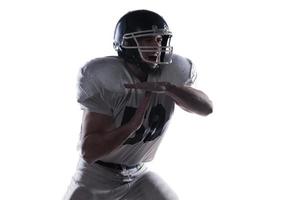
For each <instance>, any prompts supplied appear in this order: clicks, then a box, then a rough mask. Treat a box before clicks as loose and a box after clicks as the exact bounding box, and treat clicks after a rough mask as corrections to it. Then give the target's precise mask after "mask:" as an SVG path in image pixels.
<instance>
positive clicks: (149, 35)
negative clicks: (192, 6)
mask: <svg viewBox="0 0 301 200" xmlns="http://www.w3.org/2000/svg"><path fill="white" fill-rule="evenodd" d="M171 37H172V33H171V32H170V31H169V29H168V26H167V24H166V22H165V21H164V19H163V18H162V17H161V16H160V15H158V14H156V13H154V12H152V11H147V10H137V11H132V12H129V13H127V14H126V15H124V16H123V17H122V18H121V19H120V20H119V22H118V23H117V26H116V29H115V34H114V43H113V45H114V48H115V50H116V51H117V52H118V55H119V56H121V57H123V58H124V59H125V60H126V61H128V62H130V63H134V64H138V65H139V64H143V65H147V66H148V67H150V68H152V69H156V68H158V67H159V65H160V64H169V63H171V62H172V60H171V57H172V52H173V47H172V46H170V39H171Z"/></svg>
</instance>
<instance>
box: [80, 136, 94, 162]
mask: <svg viewBox="0 0 301 200" xmlns="http://www.w3.org/2000/svg"><path fill="white" fill-rule="evenodd" d="M92 145H93V144H91V143H90V141H89V139H88V138H85V139H84V141H83V143H82V145H81V156H82V158H83V159H84V160H85V161H86V162H87V163H89V164H92V163H93V162H94V161H95V160H96V157H95V151H94V150H93V146H92Z"/></svg>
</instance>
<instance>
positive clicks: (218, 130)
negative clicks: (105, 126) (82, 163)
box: [0, 0, 301, 200]
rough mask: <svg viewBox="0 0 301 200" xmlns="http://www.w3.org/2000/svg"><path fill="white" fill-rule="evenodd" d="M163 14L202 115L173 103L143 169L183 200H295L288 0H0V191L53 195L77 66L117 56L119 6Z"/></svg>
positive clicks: (70, 165)
mask: <svg viewBox="0 0 301 200" xmlns="http://www.w3.org/2000/svg"><path fill="white" fill-rule="evenodd" d="M140 8H145V9H150V10H153V11H156V12H158V13H160V14H161V15H163V16H164V17H165V19H166V21H167V22H168V23H169V26H170V28H171V30H172V31H173V33H174V36H173V40H172V44H173V46H174V48H175V52H176V53H178V54H181V55H183V56H187V57H189V58H191V59H192V60H193V61H194V63H195V65H196V66H197V71H198V75H199V76H198V83H197V84H196V87H198V88H199V89H201V90H203V91H204V92H206V93H207V94H208V95H209V97H210V98H211V99H212V101H213V103H214V113H213V114H212V115H210V116H208V117H200V116H197V115H195V114H189V113H185V112H184V111H182V110H180V109H177V110H176V112H175V115H174V118H173V121H172V123H171V126H170V128H169V129H168V132H167V135H166V137H165V139H164V141H163V142H162V144H161V146H160V148H159V151H158V153H157V156H156V158H155V159H154V160H153V162H152V163H150V164H149V167H150V168H151V169H153V171H156V172H157V173H158V174H160V175H161V176H162V177H163V178H164V179H165V180H166V181H167V182H168V183H169V184H170V186H171V187H172V188H173V189H174V190H175V191H176V192H177V193H178V195H179V196H180V198H181V199H185V200H198V199H202V200H221V199H231V200H249V199H250V200H255V199H256V200H268V199H271V200H275V199H277V200H278V199H283V200H297V199H301V170H300V169H301V160H300V159H301V158H300V156H301V145H300V143H301V136H300V134H301V128H300V123H298V122H300V111H301V106H300V101H301V95H300V85H301V80H300V75H301V74H300V70H299V69H300V67H301V61H300V53H301V39H300V38H301V37H300V35H301V28H300V27H301V26H300V24H301V23H300V19H301V14H300V13H301V12H300V10H301V7H300V6H299V5H298V1H292V0H286V1H284V0H283V1H280V0H274V1H272V0H270V1H268V0H253V1H238V0H236V1H235V0H230V1H222V0H211V1H190V0H185V1H181V2H176V1H173V0H165V1H159V0H149V1H146V0H145V1H142V0H140V1H138V0H137V1H130V0H125V1H113V0H111V1H106V2H105V1H100V0H98V1H96V0H95V1H90V0H85V1H84V0H82V1H79V0H73V1H64V0H60V1H54V0H51V1H42V0H39V1H38V0H37V1H33V0H28V1H21V0H18V1H17V0H10V1H8V0H7V1H1V3H0V22H1V23H0V26H1V30H0V34H1V37H0V57H1V60H0V67H1V70H0V73H1V77H0V87H1V88H0V92H1V98H0V101H1V102H0V103H1V115H0V116H1V119H0V120H1V121H0V123H1V131H0V133H1V140H0V158H1V160H0V163H1V164H0V167H1V170H0V199H5V200H7V199H31V200H36V199H38V200H41V199H43V200H54V199H61V198H62V197H63V195H64V193H65V192H66V190H67V187H68V185H69V183H70V181H71V177H72V175H73V173H74V172H75V167H76V163H77V159H78V154H79V152H78V151H77V150H76V144H77V141H78V138H79V131H80V123H81V110H80V109H79V105H78V104H77V103H76V75H77V72H78V69H79V68H80V67H81V66H82V65H84V64H85V63H86V62H87V61H88V60H90V59H92V58H95V57H101V56H106V55H112V54H115V52H114V51H113V48H112V37H113V31H114V28H115V24H116V22H117V20H118V19H119V18H120V17H121V16H122V15H123V14H125V13H126V12H127V11H129V10H134V9H140Z"/></svg>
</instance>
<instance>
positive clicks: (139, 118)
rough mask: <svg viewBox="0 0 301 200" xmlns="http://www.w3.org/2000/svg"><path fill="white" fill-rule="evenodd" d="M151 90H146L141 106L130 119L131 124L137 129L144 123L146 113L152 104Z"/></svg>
mask: <svg viewBox="0 0 301 200" xmlns="http://www.w3.org/2000/svg"><path fill="white" fill-rule="evenodd" d="M151 95H152V93H151V92H146V93H145V96H144V99H143V100H142V102H141V103H140V105H139V107H138V108H137V110H136V112H135V114H134V116H133V117H132V119H131V120H130V122H129V123H130V126H131V127H132V128H133V129H135V131H136V130H138V129H139V128H140V126H141V125H142V124H143V121H144V115H145V113H146V111H147V108H148V107H149V104H150V99H151Z"/></svg>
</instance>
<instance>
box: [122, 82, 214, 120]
mask: <svg viewBox="0 0 301 200" xmlns="http://www.w3.org/2000/svg"><path fill="white" fill-rule="evenodd" d="M124 86H125V87H126V88H129V89H141V90H145V91H148V92H153V93H161V94H166V95H168V96H170V97H171V98H172V99H173V100H174V101H175V102H176V104H177V105H179V106H180V107H181V108H183V109H184V110H186V111H188V112H193V113H196V114H199V115H203V116H206V115H209V114H210V113H212V111H213V109H212V102H211V101H210V100H209V98H208V97H207V95H206V94H205V93H204V92H202V91H200V90H197V89H194V88H192V87H189V86H176V85H173V84H171V83H168V82H143V83H135V84H124Z"/></svg>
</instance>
